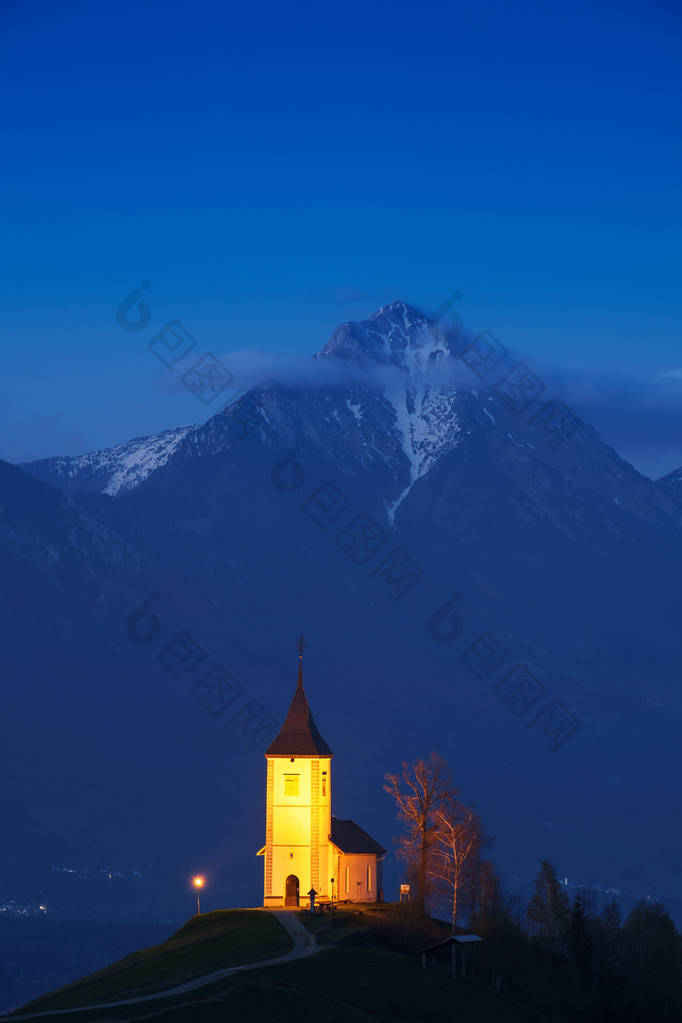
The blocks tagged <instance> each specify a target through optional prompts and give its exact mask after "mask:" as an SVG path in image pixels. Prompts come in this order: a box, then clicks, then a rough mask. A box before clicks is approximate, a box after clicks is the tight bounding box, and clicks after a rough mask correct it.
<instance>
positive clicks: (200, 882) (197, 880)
mask: <svg viewBox="0 0 682 1023" xmlns="http://www.w3.org/2000/svg"><path fill="white" fill-rule="evenodd" d="M192 884H193V885H194V887H195V889H196V893H197V913H198V914H199V915H201V903H200V902H199V892H200V891H201V889H202V888H203V887H204V885H205V884H206V878H205V877H201V876H197V877H193V878H192Z"/></svg>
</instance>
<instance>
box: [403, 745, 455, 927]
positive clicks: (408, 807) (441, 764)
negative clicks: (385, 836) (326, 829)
mask: <svg viewBox="0 0 682 1023" xmlns="http://www.w3.org/2000/svg"><path fill="white" fill-rule="evenodd" d="M385 777H386V782H387V784H386V785H384V789H385V790H386V792H388V793H389V794H390V795H391V796H393V798H394V799H395V801H396V803H397V805H398V820H399V821H400V822H401V823H402V824H403V825H405V827H406V829H407V833H406V834H405V835H403V836H402V837H401V838H400V840H399V850H398V855H399V856H400V857H401V858H402V859H404V860H405V861H406V862H407V863H408V865H409V867H410V868H411V872H412V874H413V876H414V878H415V882H416V888H417V892H416V899H415V901H416V904H417V908H418V909H420V910H422V911H423V909H424V906H425V904H426V898H427V894H428V890H429V882H430V876H429V867H430V859H431V855H432V847H433V841H434V835H435V833H436V830H437V828H438V826H439V816H438V814H439V812H440V811H441V810H444V809H445V807H446V806H447V805H448V803H451V802H452V801H453V800H454V798H455V796H456V795H457V793H458V791H459V790H458V789H456V788H455V787H454V785H453V782H452V773H451V770H450V767H449V765H448V763H447V761H446V760H444V759H443V757H440V756H438V754H437V753H431V755H430V757H429V759H428V760H418V761H417V762H416V763H414V764H411V765H410V764H407V763H406V762H403V765H402V773H401V774H400V775H398V774H387V775H386V776H385Z"/></svg>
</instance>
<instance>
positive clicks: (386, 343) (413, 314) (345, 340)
mask: <svg viewBox="0 0 682 1023" xmlns="http://www.w3.org/2000/svg"><path fill="white" fill-rule="evenodd" d="M438 336H439V335H438V331H437V330H436V329H435V324H434V323H433V322H432V321H431V320H429V318H428V317H427V316H424V314H423V313H420V312H419V310H418V309H415V308H414V307H413V306H410V305H408V304H407V303H406V302H391V303H390V305H385V306H382V307H381V308H380V309H377V311H376V312H375V313H373V314H372V315H371V316H370V318H369V319H368V320H362V321H361V322H356V321H351V322H348V323H342V324H341V326H340V327H337V329H336V330H335V331H334V333H333V334H332V336H331V337H330V339H329V341H328V342H327V344H326V345H325V347H324V348H323V349H322V351H321V352H318V353H317V355H316V358H320V359H329V358H335V359H345V360H347V361H348V360H350V361H353V362H356V363H357V364H358V365H364V366H367V364H368V363H369V364H374V365H376V366H396V367H399V368H409V362H410V353H413V352H415V351H418V350H421V349H425V350H431V349H432V348H433V346H434V343H435V342H436V341H437V340H438ZM438 347H439V348H440V350H442V351H446V347H445V344H444V342H443V341H442V339H441V340H438Z"/></svg>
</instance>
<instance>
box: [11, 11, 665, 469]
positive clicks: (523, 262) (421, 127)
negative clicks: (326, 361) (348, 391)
mask: <svg viewBox="0 0 682 1023" xmlns="http://www.w3.org/2000/svg"><path fill="white" fill-rule="evenodd" d="M0 23H1V26H2V31H1V32H0V65H1V70H0V76H2V79H3V82H2V89H3V97H4V98H5V104H4V105H5V111H4V114H3V142H4V147H3V149H4V153H5V159H4V161H3V164H2V171H1V172H0V173H1V174H2V185H3V188H2V216H3V232H2V234H3V241H4V245H3V246H2V254H1V256H0V259H1V261H2V266H1V267H0V270H1V273H0V304H1V307H2V310H3V333H2V337H3V341H2V370H3V372H2V377H1V378H0V457H4V458H7V459H9V460H10V461H14V460H20V459H24V458H36V457H41V456H45V455H49V454H69V453H77V452H81V451H86V450H90V449H92V448H95V447H103V446H107V445H110V444H114V443H118V442H120V441H122V440H126V439H128V438H129V437H132V436H139V435H141V434H145V433H149V432H154V431H157V430H160V429H163V428H166V427H170V426H176V425H179V424H180V423H186V422H195V421H198V420H199V419H201V418H205V416H206V412H205V410H204V409H203V408H201V407H197V405H198V403H197V400H196V398H194V397H193V396H192V395H191V394H189V393H187V392H186V391H184V390H183V389H182V388H181V387H179V386H177V381H176V380H174V379H173V378H172V374H170V371H168V370H165V369H164V367H163V366H161V364H160V363H159V362H158V361H157V360H156V359H154V357H153V356H152V355H150V353H149V351H148V349H147V347H146V344H147V341H148V340H150V339H151V338H152V337H153V336H154V333H155V332H156V331H157V330H160V329H161V327H162V326H163V325H164V323H166V322H167V321H169V320H174V319H179V320H181V321H182V323H183V324H184V325H185V326H186V327H187V329H188V330H189V331H190V332H191V333H192V334H193V336H194V337H196V339H197V341H198V344H199V346H200V349H201V350H213V351H216V352H219V353H220V354H222V355H224V356H227V357H229V355H230V353H234V352H240V353H242V356H241V357H240V358H241V362H240V365H242V364H243V363H244V354H243V353H248V352H251V351H257V350H258V351H261V352H264V353H266V355H267V357H271V358H274V359H278V358H282V357H288V358H291V357H297V356H304V355H305V356H307V355H308V354H310V353H312V352H314V351H316V350H318V349H319V348H320V347H321V346H322V345H323V344H324V342H325V341H326V339H327V337H328V336H329V334H330V333H331V331H332V330H333V329H334V327H335V326H336V325H337V324H338V323H340V322H342V321H344V320H347V319H360V318H364V317H366V316H368V315H369V314H371V312H373V311H374V309H376V308H377V307H378V306H379V305H381V304H382V303H384V302H387V301H390V300H392V299H394V298H403V299H405V300H407V301H411V302H413V303H415V304H416V305H419V306H421V307H422V308H434V307H435V306H437V305H438V304H439V303H440V302H441V301H443V299H444V298H446V297H447V296H448V295H449V294H450V293H451V292H452V291H453V290H454V289H459V290H460V291H461V292H462V299H461V301H460V310H461V315H462V317H463V319H464V321H465V322H466V323H467V324H468V325H470V326H472V327H474V328H476V329H492V330H493V331H494V332H495V333H496V335H497V336H498V337H499V338H500V339H502V340H503V341H504V343H505V344H507V345H508V347H510V348H512V349H515V350H517V351H519V352H521V353H523V354H524V356H525V357H526V359H527V360H528V361H529V362H530V363H531V365H535V366H542V367H560V372H564V371H565V380H566V385H565V388H566V396H567V397H569V398H570V397H571V395H572V393H573V392H574V397H575V400H576V401H577V402H578V405H579V408H578V410H579V411H580V412H581V414H585V415H588V417H589V418H591V420H592V421H593V422H594V423H595V425H596V426H597V427H598V428H599V429H600V430H601V432H602V434H603V435H604V436H605V438H606V439H607V440H608V441H609V442H610V443H612V444H613V445H614V446H615V447H616V448H617V449H618V450H619V451H621V453H623V454H624V455H626V457H629V458H631V459H632V460H633V461H634V462H635V464H636V465H637V466H638V468H640V469H642V471H644V472H647V473H649V474H653V475H658V474H661V473H663V472H666V471H669V470H672V469H674V468H676V467H677V466H678V465H682V330H681V316H680V313H681V305H682V302H681V289H680V224H681V220H682V218H681V212H682V210H681V207H682V198H681V192H680V184H679V183H680V179H681V176H682V175H681V171H682V159H681V157H682V131H681V125H680V120H681V117H680V111H681V110H682V95H681V93H682V89H681V80H682V72H681V71H680V60H679V54H680V43H681V41H682V13H680V10H679V7H678V6H677V5H674V4H672V3H657V2H654V3H643V2H642V3H640V2H634V0H625V2H621V3H618V4H616V3H610V2H606V3H600V4H599V5H594V4H584V3H580V2H578V3H572V4H570V5H568V4H565V5H564V4H562V5H559V4H556V3H550V2H547V3H535V2H523V0H521V2H519V3H517V4H509V3H500V2H482V3H478V4H476V5H472V4H463V3H451V4H437V3H426V4H421V5H407V4H401V3H395V2H394V3H391V4H378V3H375V4H366V3H365V4H354V3H350V4H344V5H342V6H335V7H333V8H329V9H326V10H324V9H322V8H321V6H320V5H319V4H318V5H312V4H310V5H307V4H297V5H295V7H294V8H291V7H290V6H289V5H274V4H270V3H266V4H260V5H258V6H257V7H250V8H249V9H248V10H247V9H246V8H238V7H236V6H232V5H229V4H227V5H226V4H208V3H203V2H200V0H199V2H197V3H194V4H193V5H191V6H189V5H184V4H183V5H178V4H173V3H169V4H160V3H152V4H142V5H139V4H135V5H133V4H128V3H125V2H123V3H117V4H101V3H97V4H95V3H82V4H72V3H68V2H66V3H64V4H62V5H59V6H56V5H48V4H46V3H25V4H19V3H17V4H8V5H3V8H2V13H0ZM141 281H147V282H149V284H150V288H149V290H148V292H147V301H148V302H149V307H150V310H151V320H150V324H149V327H148V329H147V330H146V331H143V332H139V333H126V332H124V331H122V330H121V328H120V327H119V326H118V324H117V322H116V318H115V314H116V309H117V307H118V305H119V304H120V302H121V301H122V300H123V299H124V298H125V296H126V295H127V294H129V293H130V291H131V290H132V289H133V288H135V287H137V286H138V285H139V283H140V282H141ZM259 358H261V356H259ZM576 381H579V383H578V384H576ZM586 395H587V396H589V397H586Z"/></svg>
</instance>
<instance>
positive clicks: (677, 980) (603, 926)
mask: <svg viewBox="0 0 682 1023" xmlns="http://www.w3.org/2000/svg"><path fill="white" fill-rule="evenodd" d="M469 925H470V927H471V929H472V930H473V931H475V932H476V933H477V934H479V935H481V937H483V938H484V939H485V941H484V942H483V943H481V944H480V945H478V946H477V948H476V952H477V966H476V972H477V974H478V975H479V976H480V977H482V978H485V979H488V980H489V981H490V982H491V983H492V984H493V985H495V986H496V987H498V988H499V989H500V990H501V991H506V992H507V993H508V994H510V995H515V996H516V997H519V996H520V997H521V998H523V999H524V1000H525V1001H528V1002H529V1003H530V1004H531V1005H532V1006H533V1007H534V1008H536V1009H538V1010H539V1011H540V1012H541V1013H544V1014H546V1015H547V1016H548V1018H550V1019H553V1020H557V1021H572V1020H586V1021H587V1020H589V1021H590V1023H616V1021H625V1020H628V1021H636V1023H660V1021H662V1020H680V1019H682V936H681V935H680V934H679V933H678V931H677V930H676V928H675V925H674V923H673V921H672V920H671V918H670V916H669V915H668V914H667V913H666V911H665V909H664V908H663V906H661V905H660V904H659V903H654V902H649V901H647V900H642V901H641V902H639V903H638V904H637V905H636V906H635V907H634V908H633V909H632V911H631V912H630V913H629V915H628V917H627V918H626V920H625V921H622V920H621V914H620V910H619V908H618V905H617V903H616V902H615V901H612V902H609V903H607V904H605V905H602V906H601V907H599V906H598V905H597V900H596V898H595V896H594V895H593V893H592V892H591V891H589V890H582V891H580V892H579V893H578V894H577V895H576V896H575V898H574V900H573V902H572V903H571V902H570V901H569V899H568V896H567V894H566V891H565V890H564V889H563V888H562V887H561V885H560V884H559V881H558V879H557V876H556V871H555V869H554V867H553V865H552V864H551V863H548V862H546V861H545V862H543V863H542V865H541V867H540V871H539V873H538V875H537V877H536V879H535V891H534V893H533V896H532V898H531V899H530V901H529V903H528V905H527V906H525V907H524V906H523V904H522V902H521V900H520V899H518V898H516V897H514V898H507V897H505V896H504V894H503V893H502V891H501V889H500V885H499V883H498V881H497V879H496V878H495V877H494V876H490V877H488V879H487V883H486V885H485V887H484V888H483V889H481V890H480V891H479V893H478V895H477V897H476V898H475V899H474V900H473V902H472V904H471V905H470V907H469Z"/></svg>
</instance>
